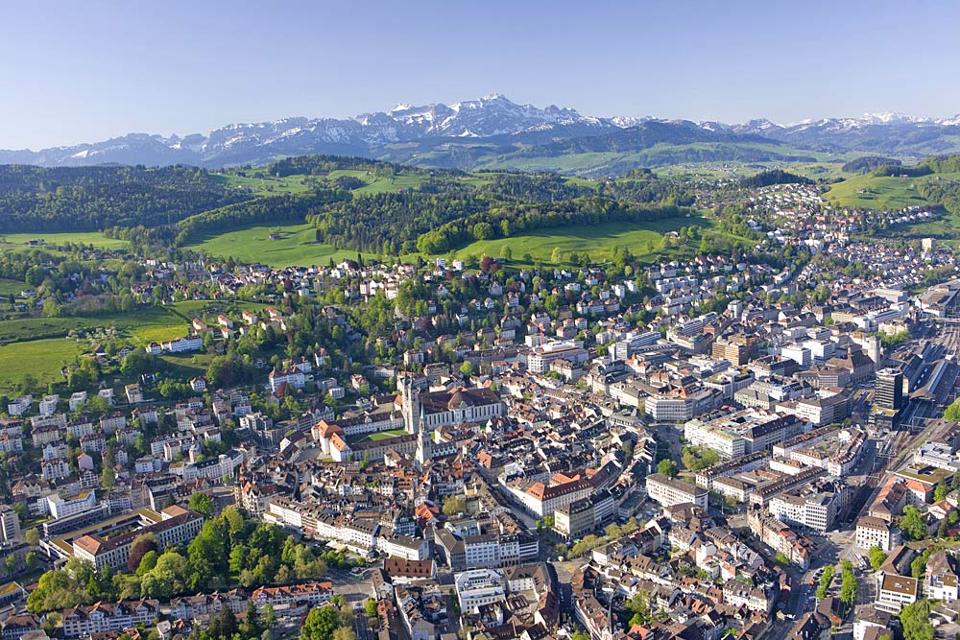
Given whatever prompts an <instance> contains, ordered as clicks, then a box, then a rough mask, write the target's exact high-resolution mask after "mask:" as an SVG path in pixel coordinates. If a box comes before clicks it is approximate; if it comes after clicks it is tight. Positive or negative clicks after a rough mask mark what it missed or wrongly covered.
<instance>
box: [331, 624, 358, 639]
mask: <svg viewBox="0 0 960 640" xmlns="http://www.w3.org/2000/svg"><path fill="white" fill-rule="evenodd" d="M333 640H357V634H355V633H354V632H353V629H351V628H350V627H340V628H339V629H337V630H336V631H334V632H333Z"/></svg>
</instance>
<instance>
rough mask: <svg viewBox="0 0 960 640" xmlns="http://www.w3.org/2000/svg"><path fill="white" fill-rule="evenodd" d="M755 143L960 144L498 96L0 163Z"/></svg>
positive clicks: (958, 144)
mask: <svg viewBox="0 0 960 640" xmlns="http://www.w3.org/2000/svg"><path fill="white" fill-rule="evenodd" d="M648 130H651V131H652V132H653V134H652V135H651V131H648ZM672 133H676V134H677V135H676V136H672ZM567 141H578V142H577V143H576V144H574V145H572V146H571V145H566V144H565V142H567ZM757 141H767V142H771V143H774V144H781V145H782V144H788V145H791V146H794V147H796V148H800V149H817V150H827V151H838V152H842V151H864V152H871V153H877V152H882V153H891V154H899V155H904V156H910V155H916V156H922V155H930V154H931V153H936V152H947V151H951V150H954V149H957V148H960V115H958V116H955V117H953V118H948V119H932V118H918V117H913V116H907V115H903V114H893V113H879V114H866V115H864V116H863V117H860V118H829V119H822V120H811V121H804V122H799V123H795V124H789V125H779V124H775V123H773V122H771V121H769V120H765V119H760V120H751V121H749V122H746V123H743V124H734V125H730V124H724V123H720V122H691V121H686V120H663V119H655V118H650V117H642V118H638V117H630V116H616V117H609V118H603V117H595V116H587V115H582V114H580V113H578V112H577V111H576V110H574V109H568V108H561V107H556V106H552V105H551V106H548V107H545V108H540V107H535V106H532V105H528V104H517V103H515V102H512V101H511V100H509V99H507V98H506V97H504V96H502V95H499V94H494V95H490V96H486V97H483V98H480V99H479V100H467V101H464V102H457V103H454V104H452V105H449V106H448V105H445V104H430V105H425V106H411V105H408V104H400V105H397V106H396V107H394V108H393V109H391V110H389V111H385V112H375V113H363V114H360V115H358V116H356V117H354V118H346V119H337V118H305V117H298V118H285V119H282V120H277V121H274V122H260V123H252V124H232V125H227V126H225V127H222V128H220V129H216V130H214V131H211V132H210V133H209V134H207V135H203V134H192V135H187V136H183V137H180V136H170V137H164V136H159V135H150V134H143V133H132V134H128V135H125V136H122V137H119V138H113V139H110V140H105V141H102V142H95V143H88V144H80V145H74V146H69V147H55V148H50V149H43V150H40V151H31V150H20V151H0V163H2V164H10V163H19V164H35V165H41V166H78V165H92V164H105V163H120V164H146V165H165V164H176V163H180V164H191V165H200V166H208V167H220V166H229V165H238V164H248V163H249V164H258V163H264V162H269V161H271V160H274V159H276V158H278V157H283V156H289V155H298V154H309V153H331V154H348V155H362V156H370V157H378V158H387V159H393V160H399V161H412V162H419V163H422V164H438V165H444V166H464V167H467V166H470V164H471V163H472V162H476V161H477V159H478V158H479V157H481V156H489V155H491V154H495V155H503V154H510V153H520V152H522V153H525V154H527V155H530V154H531V153H532V154H536V153H538V150H539V151H541V152H542V153H543V154H545V155H556V154H558V153H568V152H571V151H569V149H579V148H589V149H590V150H597V149H600V150H602V149H605V148H610V149H611V150H622V149H623V148H625V147H624V145H625V144H626V146H627V147H629V148H630V149H631V150H636V149H637V148H646V147H649V146H652V145H653V144H663V143H667V144H671V143H672V144H678V145H682V144H687V143H690V142H718V143H724V144H736V143H738V142H752V143H755V142H757ZM521 149H522V151H521ZM558 149H559V151H558ZM565 149H567V150H565Z"/></svg>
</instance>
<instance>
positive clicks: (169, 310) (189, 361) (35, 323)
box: [0, 300, 266, 391]
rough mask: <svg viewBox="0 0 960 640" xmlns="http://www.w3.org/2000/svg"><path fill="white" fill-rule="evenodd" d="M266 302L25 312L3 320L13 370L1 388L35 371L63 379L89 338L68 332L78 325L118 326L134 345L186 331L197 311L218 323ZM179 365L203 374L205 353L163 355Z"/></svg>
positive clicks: (1, 359) (0, 330) (2, 340)
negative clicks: (90, 313) (78, 313)
mask: <svg viewBox="0 0 960 640" xmlns="http://www.w3.org/2000/svg"><path fill="white" fill-rule="evenodd" d="M265 306H266V305H263V304H258V303H252V302H229V303H226V302H219V301H208V300H188V301H184V302H177V303H175V304H173V305H169V306H165V307H145V308H141V309H136V310H134V311H130V312H128V313H123V314H115V315H104V316H95V317H68V318H24V319H20V320H3V321H0V367H5V369H2V370H5V371H7V372H8V373H6V374H4V375H3V376H0V391H10V390H12V389H14V388H15V387H16V385H17V384H19V383H20V382H21V381H22V380H23V376H24V375H25V374H26V373H27V372H29V373H31V374H32V375H33V376H34V377H35V378H36V379H37V380H41V381H43V382H48V381H50V380H59V377H60V369H61V367H63V366H64V365H66V364H70V363H72V362H73V361H74V359H75V358H76V357H77V356H78V355H80V353H82V352H83V351H84V350H85V349H86V347H87V345H88V343H87V342H84V341H79V342H78V341H76V340H73V339H70V338H67V337H66V336H67V334H68V333H69V332H70V331H74V330H81V329H82V330H92V329H97V328H104V327H113V328H115V329H117V331H119V332H120V333H121V334H122V335H124V336H125V337H126V338H128V339H129V341H130V342H132V343H133V344H134V345H137V346H142V345H145V344H148V343H150V342H161V341H163V340H171V339H173V338H178V337H181V336H184V335H186V333H187V329H188V324H189V322H190V320H191V319H192V318H193V317H194V316H200V317H202V318H204V319H205V320H206V321H207V322H208V323H209V324H213V322H214V320H215V318H216V315H217V314H218V313H221V312H224V313H227V314H228V315H230V316H231V317H237V316H239V313H240V311H241V310H244V309H252V310H256V311H259V310H262V309H263V308H264V307H265ZM161 359H162V360H164V361H165V362H166V363H167V365H169V366H170V367H171V368H172V369H173V370H175V371H177V372H180V373H184V374H189V375H197V374H198V373H199V372H202V371H203V370H204V369H206V366H207V365H208V364H209V357H207V356H206V355H204V354H199V355H197V354H182V355H164V356H162V358H161Z"/></svg>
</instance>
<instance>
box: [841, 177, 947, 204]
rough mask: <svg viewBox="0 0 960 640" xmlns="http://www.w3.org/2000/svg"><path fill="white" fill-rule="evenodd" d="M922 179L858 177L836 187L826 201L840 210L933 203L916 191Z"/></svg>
mask: <svg viewBox="0 0 960 640" xmlns="http://www.w3.org/2000/svg"><path fill="white" fill-rule="evenodd" d="M920 180H923V178H894V177H878V176H872V175H864V176H856V177H853V178H849V179H848V180H844V181H843V182H838V183H836V184H834V185H833V186H832V187H831V188H830V191H828V192H827V193H826V194H824V198H825V199H826V200H827V201H829V202H830V203H831V204H833V205H834V206H837V207H853V208H861V209H879V210H895V209H903V208H904V207H909V206H913V205H925V204H930V203H929V202H928V201H927V200H926V199H925V198H924V197H923V196H921V195H920V194H919V193H918V192H917V190H916V184H917V183H918V181H920Z"/></svg>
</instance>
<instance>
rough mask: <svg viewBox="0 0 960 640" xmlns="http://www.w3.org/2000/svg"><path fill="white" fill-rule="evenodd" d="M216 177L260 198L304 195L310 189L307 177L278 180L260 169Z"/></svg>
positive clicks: (237, 171) (232, 172) (231, 172)
mask: <svg viewBox="0 0 960 640" xmlns="http://www.w3.org/2000/svg"><path fill="white" fill-rule="evenodd" d="M218 177H219V178H220V179H222V180H224V181H225V182H226V183H227V184H228V185H230V186H231V187H236V188H242V189H248V190H250V191H252V192H253V193H255V194H256V195H261V196H276V195H281V194H284V193H304V192H305V191H307V190H308V189H309V188H310V187H309V185H308V184H307V182H306V179H307V176H302V175H295V176H284V177H282V178H279V177H275V176H271V175H269V174H268V173H266V171H265V170H260V169H245V170H239V169H238V170H234V171H229V172H226V173H223V174H220V175H219V176H218Z"/></svg>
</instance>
